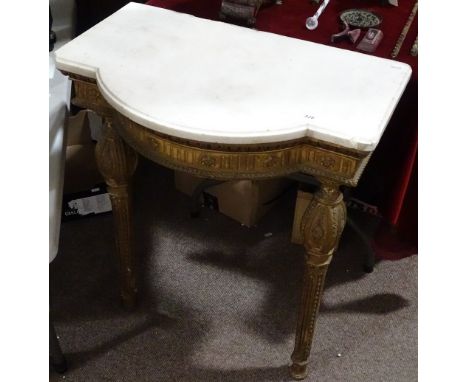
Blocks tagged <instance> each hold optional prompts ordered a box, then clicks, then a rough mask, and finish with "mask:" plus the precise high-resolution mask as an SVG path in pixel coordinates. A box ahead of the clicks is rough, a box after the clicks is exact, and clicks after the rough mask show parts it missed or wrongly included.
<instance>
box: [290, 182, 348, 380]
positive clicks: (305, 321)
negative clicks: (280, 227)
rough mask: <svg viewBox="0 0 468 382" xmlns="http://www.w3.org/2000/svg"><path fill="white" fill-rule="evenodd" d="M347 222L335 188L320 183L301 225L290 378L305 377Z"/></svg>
mask: <svg viewBox="0 0 468 382" xmlns="http://www.w3.org/2000/svg"><path fill="white" fill-rule="evenodd" d="M345 222H346V207H345V204H344V202H343V195H342V194H341V192H340V190H339V189H338V185H335V184H332V183H330V182H328V181H324V182H322V185H321V188H320V190H319V191H317V192H316V194H314V197H313V199H312V200H311V201H310V204H309V206H308V207H307V210H306V211H305V213H304V216H303V218H302V223H301V230H302V234H303V235H304V246H305V249H306V258H305V271H304V280H303V284H302V297H301V302H300V307H299V315H298V320H297V328H296V343H295V346H294V352H293V354H292V356H291V359H292V362H293V363H292V365H291V367H290V372H291V376H292V377H293V378H295V379H304V378H305V377H306V376H307V364H308V362H309V354H310V348H311V345H312V338H313V335H314V327H315V321H316V318H317V314H318V310H319V307H320V300H321V298H322V292H323V285H324V281H325V275H326V273H327V269H328V265H329V264H330V261H331V259H332V257H333V253H334V252H335V250H336V248H337V247H338V243H339V240H340V237H341V232H342V231H343V228H344V225H345Z"/></svg>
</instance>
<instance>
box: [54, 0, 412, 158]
mask: <svg viewBox="0 0 468 382" xmlns="http://www.w3.org/2000/svg"><path fill="white" fill-rule="evenodd" d="M130 7H137V8H140V7H149V6H148V5H146V4H140V3H135V2H130V3H128V4H127V5H125V6H124V7H122V8H121V9H119V10H118V11H117V12H119V11H121V10H123V9H125V8H130ZM152 8H158V10H160V11H163V12H170V13H174V14H178V15H184V16H186V17H191V18H197V19H200V20H203V21H210V22H219V23H221V21H216V20H206V19H203V18H200V17H197V16H194V15H190V14H185V13H180V12H176V11H173V10H168V9H165V8H161V7H152ZM117 12H116V13H117ZM226 26H229V27H235V28H238V29H241V30H243V31H244V30H245V28H243V27H240V26H237V25H231V24H226ZM91 29H93V28H91ZM249 31H250V30H249ZM253 32H258V33H262V34H271V35H274V36H276V37H279V38H286V39H293V40H296V41H300V42H301V43H309V44H315V45H319V46H322V45H321V44H317V43H314V42H312V41H306V40H301V39H298V38H294V37H288V36H283V35H279V34H276V33H272V32H264V31H257V30H256V31H253ZM85 34H87V33H86V32H85V33H84V34H83V35H85ZM83 35H82V36H83ZM72 41H73V40H72ZM66 45H67V44H66ZM66 45H65V46H64V47H62V48H60V49H58V50H57V51H56V52H55V59H56V65H57V68H58V69H60V70H63V71H67V72H70V73H73V74H77V75H81V76H84V77H88V78H91V79H95V80H96V83H97V86H98V87H99V89H100V91H101V93H102V95H103V97H104V98H105V99H106V101H107V102H108V103H109V104H110V105H111V106H113V107H114V108H115V109H116V110H117V111H119V112H120V113H122V114H123V115H125V116H126V117H128V118H129V119H131V120H133V121H134V122H136V123H138V124H140V125H142V126H144V127H147V128H149V129H152V130H155V131H157V132H160V133H163V134H168V135H173V136H176V137H179V138H185V139H191V140H198V141H200V140H202V141H205V142H211V143H227V144H251V143H254V144H255V143H275V142H280V141H284V140H291V139H299V138H303V137H310V138H314V139H319V140H323V141H327V142H331V143H334V144H337V145H340V146H343V147H345V148H350V149H355V150H358V151H362V152H372V151H373V150H374V149H375V148H376V146H377V144H378V143H379V141H380V138H381V137H382V135H383V133H384V131H385V128H386V125H387V124H388V122H389V120H390V118H391V116H392V113H393V111H394V110H395V108H396V106H397V104H398V101H399V99H400V98H401V96H402V94H403V92H404V89H405V87H406V84H407V83H408V82H409V79H410V78H411V72H412V69H411V67H410V66H409V65H408V64H405V63H402V62H399V61H395V60H391V59H387V58H381V57H374V56H371V57H372V58H373V59H377V60H385V61H391V62H392V63H394V64H397V65H398V66H399V67H401V68H403V69H406V72H407V75H406V77H405V78H403V77H402V81H401V83H400V87H399V88H398V89H397V90H396V94H395V96H394V98H393V102H391V103H390V105H389V107H388V109H387V112H386V113H385V115H384V116H383V118H382V121H381V126H384V127H383V128H382V129H381V130H380V134H378V136H376V137H375V139H373V140H369V139H362V138H360V137H356V136H354V137H350V136H348V137H346V136H343V135H334V134H330V133H328V132H324V131H323V129H322V128H319V127H317V126H314V127H313V129H314V130H312V126H313V125H312V124H310V123H306V124H303V125H299V126H295V127H289V128H287V129H288V131H285V130H286V128H285V129H284V130H282V131H277V132H275V133H274V134H271V135H264V134H258V133H257V134H256V133H252V134H245V133H243V134H236V133H233V132H230V133H226V132H222V133H221V132H217V131H213V130H200V129H197V130H194V129H193V128H190V127H188V126H179V125H174V124H171V123H170V122H166V121H159V120H156V119H155V118H154V117H151V116H149V115H146V114H143V113H141V112H140V111H138V110H136V109H135V108H132V107H130V106H128V105H127V104H125V102H124V101H123V100H121V99H119V98H118V97H116V96H115V95H114V94H113V93H112V91H111V90H110V89H109V88H108V87H107V86H106V85H105V83H104V81H103V79H102V77H101V76H100V72H99V69H98V68H96V67H90V66H87V65H82V64H79V63H77V62H74V61H71V60H67V59H65V58H63V57H61V56H60V53H61V50H63V48H65V47H66ZM327 48H332V49H339V48H337V47H332V46H327ZM349 53H353V54H359V55H362V54H364V53H360V52H353V51H349ZM366 56H368V55H366ZM220 134H222V136H220Z"/></svg>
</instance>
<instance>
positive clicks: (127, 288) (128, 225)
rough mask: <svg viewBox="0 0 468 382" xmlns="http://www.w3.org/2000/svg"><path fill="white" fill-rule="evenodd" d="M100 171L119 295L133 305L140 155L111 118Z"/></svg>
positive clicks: (99, 153)
mask: <svg viewBox="0 0 468 382" xmlns="http://www.w3.org/2000/svg"><path fill="white" fill-rule="evenodd" d="M96 160H97V164H98V167H99V171H100V172H101V174H102V175H103V177H104V179H105V181H106V183H107V191H108V192H109V194H110V199H111V203H112V213H113V216H114V229H115V239H116V247H117V248H116V249H117V255H118V258H119V267H120V295H121V298H122V302H123V305H124V306H125V307H126V308H132V307H134V305H135V301H136V292H137V288H136V276H135V258H134V249H133V227H132V195H131V184H130V182H131V178H132V175H133V173H134V172H135V169H136V166H137V162H138V155H137V154H136V153H135V151H134V150H133V149H132V148H130V147H129V146H128V145H127V144H126V143H125V142H124V141H123V140H122V138H120V136H119V135H118V134H117V132H116V131H115V128H114V127H113V125H112V118H111V117H107V116H106V117H105V118H104V126H103V135H102V138H101V139H100V140H99V142H98V144H97V146H96Z"/></svg>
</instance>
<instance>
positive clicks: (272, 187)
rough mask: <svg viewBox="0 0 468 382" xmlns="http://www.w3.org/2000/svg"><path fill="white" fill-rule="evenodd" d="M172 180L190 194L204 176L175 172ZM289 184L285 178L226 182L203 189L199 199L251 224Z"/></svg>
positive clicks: (185, 192) (180, 189)
mask: <svg viewBox="0 0 468 382" xmlns="http://www.w3.org/2000/svg"><path fill="white" fill-rule="evenodd" d="M174 180H175V187H176V189H177V190H179V191H181V192H183V193H184V194H186V195H189V196H192V195H193V192H194V191H195V189H196V187H197V186H198V185H199V184H200V183H201V182H202V181H203V180H204V179H202V178H198V177H196V176H193V175H190V174H186V173H182V172H179V171H175V176H174ZM291 183H292V181H291V180H289V179H285V178H277V179H268V180H236V181H227V182H223V183H221V184H218V185H214V186H211V187H208V188H206V190H205V191H204V192H203V194H202V195H203V202H204V205H205V206H208V207H210V208H213V209H215V210H218V211H219V212H221V213H223V214H224V215H226V216H229V217H230V218H232V219H234V220H236V221H238V222H239V223H241V224H243V225H246V226H247V227H252V226H254V225H256V224H257V222H258V221H259V220H260V218H261V217H262V216H263V215H265V213H266V212H267V211H268V210H270V209H271V207H273V206H274V204H275V202H276V201H277V200H278V199H279V197H280V196H281V195H283V193H284V192H285V190H286V189H287V188H288V186H289V185H290V184H291Z"/></svg>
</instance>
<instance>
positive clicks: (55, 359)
mask: <svg viewBox="0 0 468 382" xmlns="http://www.w3.org/2000/svg"><path fill="white" fill-rule="evenodd" d="M49 361H50V366H51V367H52V368H53V369H54V370H55V371H56V372H57V373H60V374H63V373H65V372H66V371H67V369H68V365H67V360H66V359H65V357H64V355H63V353H62V349H61V348H60V343H59V341H58V338H57V333H55V327H54V324H53V323H52V320H51V319H50V318H49Z"/></svg>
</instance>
